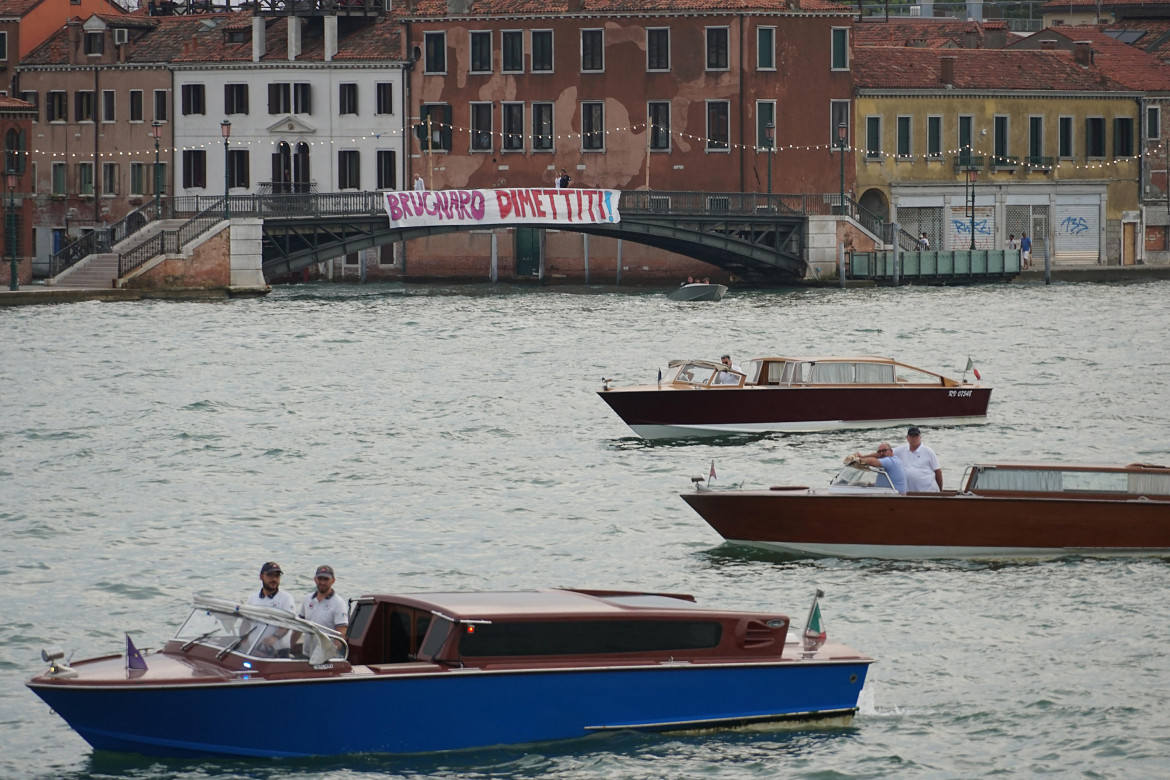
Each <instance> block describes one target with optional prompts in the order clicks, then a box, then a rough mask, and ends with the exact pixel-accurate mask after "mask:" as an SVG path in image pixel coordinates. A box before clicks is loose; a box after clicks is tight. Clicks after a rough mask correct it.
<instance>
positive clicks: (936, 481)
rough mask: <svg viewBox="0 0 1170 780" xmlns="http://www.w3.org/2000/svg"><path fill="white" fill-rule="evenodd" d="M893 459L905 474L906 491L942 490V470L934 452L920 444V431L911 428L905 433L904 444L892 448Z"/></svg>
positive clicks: (932, 491)
mask: <svg viewBox="0 0 1170 780" xmlns="http://www.w3.org/2000/svg"><path fill="white" fill-rule="evenodd" d="M894 457H896V458H898V460H900V461H902V467H903V469H904V470H905V472H906V490H908V491H910V492H919V493H938V492H939V491H941V490H942V484H943V476H942V468H941V467H940V466H939V462H938V455H935V454H934V450H932V449H931V448H930V447H927V446H926V445H925V444H923V443H922V431H920V430H918V427H917V426H913V427H911V428H910V430H908V431H906V443H905V444H899V445H898V446H897V447H895V448H894Z"/></svg>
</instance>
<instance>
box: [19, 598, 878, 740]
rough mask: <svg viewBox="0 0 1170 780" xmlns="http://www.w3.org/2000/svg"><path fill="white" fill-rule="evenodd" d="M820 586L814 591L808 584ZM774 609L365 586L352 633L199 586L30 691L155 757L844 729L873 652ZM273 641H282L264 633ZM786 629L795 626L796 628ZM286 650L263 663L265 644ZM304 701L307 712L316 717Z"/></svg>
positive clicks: (814, 614)
mask: <svg viewBox="0 0 1170 780" xmlns="http://www.w3.org/2000/svg"><path fill="white" fill-rule="evenodd" d="M819 595H820V592H819V591H818V596H819ZM807 624H808V625H807V627H806V629H805V631H804V634H803V636H802V637H801V638H799V639H797V640H793V639H790V637H789V626H790V620H789V618H788V616H786V615H784V614H780V613H774V612H763V613H761V612H748V611H723V610H714V609H708V608H703V607H700V606H698V605H697V604H696V603H695V602H694V600H693V599H692V598H691V597H690V596H685V595H678V594H663V593H640V592H627V591H599V590H539V591H524V592H480V593H411V594H391V595H368V596H363V597H361V598H358V599H355V600H353V601H352V602H351V615H350V628H349V633H348V636H346V637H342V636H340V635H339V634H337V633H336V632H334V631H332V630H330V629H326V628H322V627H321V626H317V625H315V624H312V623H309V622H306V621H304V620H301V619H299V618H296V617H294V616H293V615H291V614H289V613H287V612H283V611H280V610H276V609H272V608H266V607H250V606H245V605H242V604H238V603H236V602H233V601H226V600H222V599H215V598H210V597H206V596H196V597H195V603H194V609H193V610H192V612H191V614H190V616H189V617H188V618H187V620H186V622H185V623H184V624H183V626H182V628H180V629H179V631H178V633H177V634H176V635H175V636H174V638H173V639H171V640H170V641H168V642H167V643H166V644H165V645H164V646H163V647H162V649H160V650H157V651H153V652H152V651H143V652H139V651H138V650H137V649H135V648H134V646H133V644H132V643H131V642H130V639H129V637H127V648H126V651H125V652H124V653H119V654H115V655H107V656H104V657H99V658H93V659H88V660H84V661H79V662H77V663H72V664H69V663H65V662H64V661H63V660H62V659H63V658H64V652H63V651H62V650H60V649H59V648H50V649H47V650H45V651H44V652H43V655H44V658H45V659H46V661H49V662H50V663H51V665H50V667H49V669H48V670H47V671H45V672H43V673H42V674H40V675H38V676H36V677H34V678H33V679H32V680H30V681H29V682H28V686H29V687H30V688H31V689H32V690H33V692H34V693H36V694H37V695H38V696H40V697H41V698H42V699H43V700H44V701H45V702H46V703H47V704H48V705H49V706H50V707H52V708H53V710H54V711H56V712H57V713H58V714H59V715H60V716H61V717H62V718H64V719H65V721H66V722H67V723H69V725H70V726H72V727H73V729H75V730H76V731H77V733H78V734H80V735H81V736H82V738H84V739H85V740H86V741H87V742H88V743H89V744H90V745H92V746H93V747H94V748H96V749H99V750H116V751H129V752H135V753H143V754H148V755H161V756H206V755H220V756H263V757H280V756H307V755H339V754H347V753H422V752H430V751H446V750H458V749H464V748H479V747H488V746H494V745H516V744H525V743H534V742H542V741H547V740H559V739H570V738H576V737H583V736H586V735H590V734H596V733H599V732H607V731H615V730H622V729H634V730H648V731H701V730H708V729H716V728H735V727H765V726H773V727H774V726H782V725H784V724H791V723H796V724H800V725H801V726H804V725H807V724H820V725H848V724H849V723H850V722H851V720H852V718H853V715H854V714H855V713H856V711H857V702H858V696H859V694H860V692H861V688H862V685H863V684H864V683H865V677H866V671H867V669H868V667H869V664H871V663H872V662H873V660H872V659H871V658H868V657H866V656H864V655H862V654H861V653H859V652H857V651H856V650H853V649H850V648H848V647H845V646H843V645H840V644H835V643H831V642H827V641H825V635H824V633H823V631H821V630H820V627H821V625H822V624H821V620H820V606H819V604H818V603H817V601H816V600H815V599H814V602H813V608H812V609H811V610H810V612H809V620H808V621H807ZM273 634H276V635H278V636H280V637H281V638H282V640H283V639H284V638H285V637H286V636H287V641H282V642H272V641H265V639H266V638H267V637H270V636H272V635H273ZM794 634H795V632H794ZM281 646H285V647H286V648H287V649H285V650H283V651H279V655H277V656H276V657H273V656H272V655H271V653H272V649H271V648H273V647H281ZM314 713H316V715H314Z"/></svg>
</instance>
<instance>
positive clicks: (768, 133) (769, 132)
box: [764, 120, 776, 195]
mask: <svg viewBox="0 0 1170 780" xmlns="http://www.w3.org/2000/svg"><path fill="white" fill-rule="evenodd" d="M764 140H765V141H767V142H768V194H769V195H771V194H772V150H773V149H775V148H776V125H775V124H774V123H773V122H772V121H771V120H769V121H768V124H766V125H764Z"/></svg>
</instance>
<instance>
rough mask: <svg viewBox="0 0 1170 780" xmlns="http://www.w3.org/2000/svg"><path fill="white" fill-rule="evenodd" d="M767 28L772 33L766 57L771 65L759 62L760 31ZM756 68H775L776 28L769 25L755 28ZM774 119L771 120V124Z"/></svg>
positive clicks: (760, 47) (773, 69)
mask: <svg viewBox="0 0 1170 780" xmlns="http://www.w3.org/2000/svg"><path fill="white" fill-rule="evenodd" d="M764 30H767V31H768V32H770V33H771V35H772V40H771V42H770V45H769V47H768V58H769V59H770V60H771V61H772V64H771V65H761V64H760V52H761V51H762V50H763V47H762V46H761V45H760V33H762V32H763V31H764ZM756 70H758V71H775V70H776V28H775V27H773V26H771V25H761V26H759V27H757V28H756ZM774 123H775V121H774V120H773V124H774Z"/></svg>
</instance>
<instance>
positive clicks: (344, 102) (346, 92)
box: [337, 84, 358, 115]
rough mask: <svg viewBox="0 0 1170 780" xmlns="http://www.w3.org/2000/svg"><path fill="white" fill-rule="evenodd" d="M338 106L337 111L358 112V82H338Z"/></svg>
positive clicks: (340, 112)
mask: <svg viewBox="0 0 1170 780" xmlns="http://www.w3.org/2000/svg"><path fill="white" fill-rule="evenodd" d="M337 97H338V106H337V113H339V114H354V115H356V114H357V112H358V85H357V84H338V85H337Z"/></svg>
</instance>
